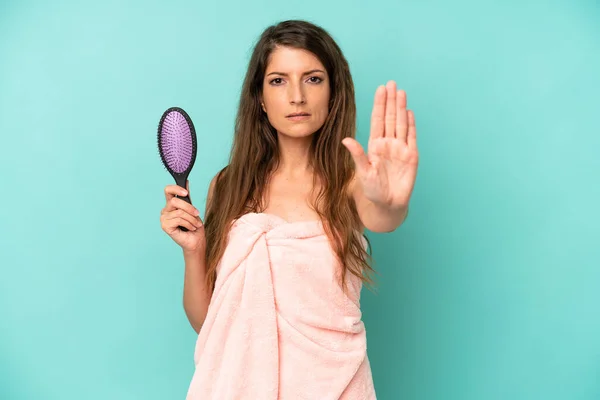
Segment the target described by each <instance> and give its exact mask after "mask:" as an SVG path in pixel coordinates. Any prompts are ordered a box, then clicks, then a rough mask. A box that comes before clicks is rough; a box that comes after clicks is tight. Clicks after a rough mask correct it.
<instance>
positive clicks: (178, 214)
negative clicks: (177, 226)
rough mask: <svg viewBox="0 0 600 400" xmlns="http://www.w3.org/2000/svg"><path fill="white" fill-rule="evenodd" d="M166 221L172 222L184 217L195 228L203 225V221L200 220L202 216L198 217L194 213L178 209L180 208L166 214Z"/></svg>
mask: <svg viewBox="0 0 600 400" xmlns="http://www.w3.org/2000/svg"><path fill="white" fill-rule="evenodd" d="M164 218H165V221H166V222H167V223H169V224H170V223H172V221H173V220H179V219H183V220H185V221H187V222H188V223H189V224H191V225H192V227H195V228H199V227H201V226H202V221H200V218H196V217H194V216H193V215H191V214H190V213H188V212H186V211H184V210H181V209H178V210H174V211H171V212H170V213H167V214H165V217H164ZM186 228H187V226H186Z"/></svg>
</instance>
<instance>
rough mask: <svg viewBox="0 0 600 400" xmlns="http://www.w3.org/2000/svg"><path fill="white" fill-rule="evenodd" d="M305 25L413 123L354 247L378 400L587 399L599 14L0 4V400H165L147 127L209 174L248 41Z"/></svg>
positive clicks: (572, 7)
mask: <svg viewBox="0 0 600 400" xmlns="http://www.w3.org/2000/svg"><path fill="white" fill-rule="evenodd" d="M290 18H302V19H307V20H309V21H312V22H315V23H317V24H319V25H321V26H323V27H324V28H325V29H327V30H328V31H329V32H330V33H331V34H332V35H333V37H334V38H335V39H336V40H337V41H338V43H339V45H340V46H341V48H342V50H343V51H344V53H345V55H346V56H347V58H348V60H349V63H350V67H351V72H352V74H353V77H354V82H355V86H356V100H357V106H358V129H359V132H358V139H359V141H361V143H363V144H366V140H367V138H368V134H369V132H368V129H369V118H370V113H371V107H372V99H373V94H374V91H375V89H376V87H377V85H380V84H384V83H385V82H386V81H387V80H390V79H394V80H396V82H397V83H398V86H399V87H400V88H403V89H405V90H406V91H407V93H408V101H409V107H410V108H411V109H413V110H414V112H415V114H416V120H417V131H418V132H417V134H418V143H419V150H420V155H421V164H420V168H419V174H418V177H417V183H416V187H415V191H414V196H413V199H412V203H411V208H410V214H409V217H408V219H407V221H406V223H405V224H404V225H402V226H401V227H400V229H398V230H397V231H396V232H394V233H391V234H373V233H368V236H369V238H370V239H371V241H372V243H373V251H374V256H375V262H376V264H375V266H376V268H377V270H378V271H379V275H378V277H377V279H378V283H379V286H378V292H377V293H371V292H369V291H366V290H365V291H363V301H362V306H363V310H364V320H365V323H366V326H367V332H368V340H369V356H370V358H371V360H372V368H373V374H374V379H375V385H376V389H377V393H378V398H379V399H383V400H387V399H411V400H413V399H414V400H481V399H486V400H506V399H511V400H537V399H544V400H558V399H564V400H584V399H585V400H593V399H598V398H600V311H599V309H600V308H599V307H600V290H599V285H600V229H599V222H600V211H599V210H600V207H599V205H600V157H599V156H598V151H599V148H600V129H599V125H598V115H599V113H598V111H599V109H600V96H599V90H600V6H599V3H598V2H597V1H567V0H563V1H552V2H548V1H546V2H542V1H519V2H517V1H502V2H501V1H495V2H494V1H472V0H471V1H470V0H457V1H452V2H450V1H439V0H432V1H419V2H417V1H383V0H377V1H369V2H366V1H364V2H359V1H340V0H336V1H328V2H325V1H312V0H307V1H304V2H291V3H290V2H275V1H252V2H250V1H241V0H238V1H233V2H231V1H230V2H227V1H221V2H209V1H206V2H198V1H196V2H193V1H180V0H176V1H171V2H165V1H126V2H122V1H115V0H109V1H102V2H101V1H95V2H90V1H74V0H63V1H60V0H58V1H53V2H50V1H47V2H42V1H7V0H1V1H0V135H1V136H0V138H1V141H0V151H1V156H0V162H1V165H0V171H2V172H1V174H2V180H1V184H2V190H1V194H0V202H1V203H0V235H1V236H0V239H1V240H0V398H1V399H10V400H22V399H43V400H71V399H86V400H100V399H102V400H105V399H111V400H121V399H123V400H130V399H131V400H135V399H144V400H151V399H156V400H159V399H160V400H164V399H183V398H184V397H185V393H186V391H187V387H188V383H189V381H190V378H191V375H192V372H193V346H194V343H195V334H194V332H193V330H192V328H191V327H190V326H189V324H188V322H187V320H186V317H185V314H184V312H183V307H182V285H183V259H182V255H181V251H180V249H179V248H178V247H177V245H175V244H174V243H173V242H172V241H171V240H170V238H169V237H168V236H166V235H165V234H164V233H163V232H162V231H161V229H160V222H159V214H160V210H161V208H162V207H163V205H164V196H163V188H164V186H165V185H167V184H170V183H172V182H173V180H172V178H171V177H170V175H168V173H167V172H166V171H165V170H164V169H163V167H162V165H161V163H160V159H159V156H158V150H157V148H156V128H157V124H158V121H159V119H160V116H161V114H162V112H163V111H164V110H165V109H167V108H168V107H171V106H180V107H183V108H184V109H185V110H186V111H188V113H189V114H190V116H191V117H192V119H193V120H194V123H195V125H196V129H197V132H198V138H199V146H198V159H197V161H196V164H195V167H194V170H193V171H192V174H191V176H190V188H191V194H192V200H193V201H194V203H195V204H196V205H197V206H198V207H200V208H201V209H203V207H204V202H205V197H206V189H207V187H208V183H209V180H210V178H212V176H213V175H214V174H215V173H216V172H217V171H218V170H219V169H220V168H221V167H222V166H224V165H225V162H226V160H227V157H228V151H229V147H230V144H231V139H232V132H233V119H234V116H235V113H236V106H237V101H238V97H239V91H240V87H241V83H242V79H243V75H244V73H245V69H246V66H247V62H248V58H249V55H250V51H251V49H252V46H253V44H254V43H255V41H256V39H257V38H258V36H259V34H260V33H261V32H262V30H263V29H265V28H266V27H267V26H268V25H270V24H272V23H275V22H277V21H280V20H283V19H290Z"/></svg>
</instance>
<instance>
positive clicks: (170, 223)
mask: <svg viewBox="0 0 600 400" xmlns="http://www.w3.org/2000/svg"><path fill="white" fill-rule="evenodd" d="M180 226H183V227H186V228H187V229H188V231H195V230H197V229H198V227H196V226H195V225H194V224H192V223H191V222H190V221H188V220H187V219H185V218H182V217H175V218H171V219H168V220H166V221H165V230H166V231H167V232H172V231H173V230H175V229H177V228H179V227H180Z"/></svg>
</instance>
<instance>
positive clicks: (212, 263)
mask: <svg viewBox="0 0 600 400" xmlns="http://www.w3.org/2000/svg"><path fill="white" fill-rule="evenodd" d="M278 46H288V47H293V48H298V49H304V50H307V51H309V52H311V53H313V54H314V55H315V56H316V57H317V58H318V59H319V60H320V61H321V63H322V64H323V65H324V67H325V69H326V70H327V73H328V75H329V78H330V79H329V82H330V103H329V114H328V117H327V119H326V120H325V123H324V124H323V126H322V127H321V128H320V129H319V130H318V131H317V132H315V133H314V134H313V140H312V143H311V151H310V154H311V159H310V163H311V166H312V167H313V170H314V172H315V174H314V177H313V184H315V185H316V183H317V182H321V183H322V184H321V185H319V187H320V190H319V192H318V195H317V197H316V204H313V206H314V207H315V211H316V212H317V213H318V214H319V216H320V218H321V221H323V227H324V229H325V232H326V234H327V236H328V237H329V239H330V242H331V245H332V248H333V250H334V252H335V254H336V255H337V257H338V260H340V262H341V264H342V266H343V270H342V274H341V284H342V286H343V287H344V289H345V288H346V287H345V283H346V272H350V273H352V274H354V275H355V276H357V277H359V278H360V279H361V280H362V281H363V282H364V283H369V284H370V283H372V282H373V280H372V279H371V277H370V273H371V272H374V270H373V268H372V267H371V266H370V261H371V254H370V252H369V253H367V251H366V249H365V247H364V246H363V243H361V236H360V235H358V234H357V230H359V229H360V228H361V222H360V219H359V217H358V213H357V210H356V207H355V203H354V201H353V199H352V197H351V196H350V193H349V185H350V181H351V179H352V177H353V176H354V162H353V160H352V157H351V156H350V153H349V152H348V150H347V149H345V148H344V146H343V145H342V143H341V141H342V139H343V138H345V137H355V132H356V105H355V100H354V84H353V82H352V77H351V75H350V70H349V67H348V63H347V61H346V59H345V57H344V55H343V54H342V51H341V50H340V48H339V47H338V45H337V44H336V43H335V41H334V40H333V39H332V37H331V36H330V35H329V34H328V33H327V32H326V31H325V30H324V29H323V28H321V27H319V26H316V25H314V24H312V23H310V22H306V21H299V20H289V21H283V22H280V23H279V24H277V25H273V26H270V27H268V28H267V29H266V30H265V31H264V32H263V33H262V35H261V36H260V38H259V39H258V42H257V43H256V46H255V47H254V51H253V53H252V56H251V59H250V61H249V65H248V70H247V72H246V77H245V79H244V82H243V86H242V90H241V96H240V102H239V105H238V113H237V117H236V121H235V133H234V140H233V146H232V149H231V154H230V158H229V164H228V165H227V166H226V167H225V168H223V169H222V170H221V171H220V172H219V173H218V174H217V178H216V179H215V185H214V189H213V192H212V198H210V199H209V204H208V205H207V206H208V207H207V212H206V215H205V218H204V229H205V234H206V246H207V247H206V267H207V274H206V275H207V285H208V287H209V289H210V290H211V291H212V290H213V289H214V284H215V280H216V268H217V265H218V263H219V260H220V259H221V257H222V256H223V253H224V251H225V247H226V246H227V237H228V231H229V227H230V224H231V222H232V221H233V220H234V219H236V218H239V217H240V216H242V215H243V214H245V213H247V212H261V211H263V210H264V209H265V205H264V197H265V196H264V195H265V193H266V188H267V184H268V182H269V176H270V174H271V173H272V172H273V171H274V169H275V168H276V167H277V166H278V164H279V153H278V143H277V140H278V139H277V132H276V130H275V129H274V128H273V127H272V126H271V124H270V123H269V121H268V119H267V116H266V115H265V114H264V113H263V112H262V108H261V105H260V103H261V98H262V86H263V79H264V75H265V72H266V67H267V63H268V61H269V57H270V54H271V52H272V51H273V50H274V49H275V48H276V47H278ZM363 236H364V235H363ZM364 238H365V240H366V241H367V243H368V244H369V246H368V247H369V249H370V243H369V241H368V239H367V238H366V236H364Z"/></svg>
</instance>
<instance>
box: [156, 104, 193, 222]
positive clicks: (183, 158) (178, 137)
mask: <svg viewBox="0 0 600 400" xmlns="http://www.w3.org/2000/svg"><path fill="white" fill-rule="evenodd" d="M158 152H159V154H160V159H161V160H162V163H163V165H164V167H165V168H166V170H167V171H168V172H169V173H170V174H171V176H173V178H175V182H176V183H177V185H179V186H181V187H182V188H184V189H186V190H187V188H186V181H187V178H188V176H189V175H190V171H191V170H192V167H193V166H194V162H195V161H196V130H195V129H194V124H193V123H192V120H191V118H190V116H189V115H188V114H187V113H186V112H185V111H184V110H183V109H181V108H179V107H171V108H169V109H167V110H166V111H165V112H164V113H163V115H162V117H161V118H160V122H159V124H158ZM176 197H179V196H176ZM180 198H181V199H182V200H185V201H187V202H188V203H190V204H192V202H191V200H190V196H189V193H188V194H187V196H183V197H180ZM179 229H181V230H182V231H185V232H187V231H188V229H187V228H186V227H184V226H180V227H179Z"/></svg>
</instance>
